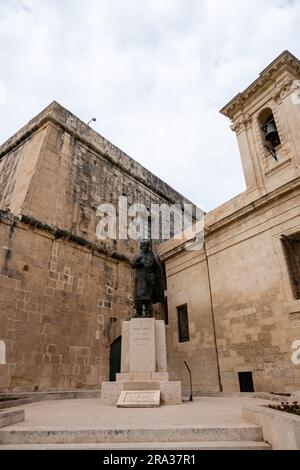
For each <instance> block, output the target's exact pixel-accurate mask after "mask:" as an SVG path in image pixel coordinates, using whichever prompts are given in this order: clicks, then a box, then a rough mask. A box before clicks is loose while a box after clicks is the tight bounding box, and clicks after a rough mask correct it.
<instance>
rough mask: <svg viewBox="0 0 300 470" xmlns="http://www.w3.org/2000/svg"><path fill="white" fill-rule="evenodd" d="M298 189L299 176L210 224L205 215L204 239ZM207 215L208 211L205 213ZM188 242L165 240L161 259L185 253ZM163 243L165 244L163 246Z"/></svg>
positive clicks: (299, 186)
mask: <svg viewBox="0 0 300 470" xmlns="http://www.w3.org/2000/svg"><path fill="white" fill-rule="evenodd" d="M299 189H300V178H299V177H298V178H296V179H294V180H293V181H290V182H289V183H287V184H285V185H283V186H281V187H280V188H277V189H275V190H274V191H272V192H270V193H268V194H266V195H264V196H261V197H259V198H258V199H255V200H254V201H253V202H251V203H249V204H245V205H244V206H242V207H241V208H240V209H238V210H236V211H234V212H232V213H231V214H229V215H228V216H225V217H223V218H220V219H219V220H217V221H216V222H213V223H212V224H211V225H209V224H208V223H207V222H206V220H207V219H206V217H205V218H204V239H206V238H208V237H210V236H211V235H213V234H214V233H216V232H217V231H218V230H221V229H223V228H224V227H226V226H228V225H230V224H233V223H234V222H236V221H238V220H239V219H241V218H243V217H247V216H248V215H251V214H252V213H254V212H255V211H256V210H258V209H260V208H263V207H266V206H268V205H269V204H272V202H275V201H277V202H278V200H279V199H280V198H281V197H284V196H285V195H286V194H288V193H290V192H292V191H295V190H299ZM207 215H208V216H209V213H208V214H207ZM187 242H189V240H180V241H179V240H178V244H177V245H176V246H174V245H172V246H168V242H165V243H163V244H162V245H161V247H160V249H159V252H160V256H161V259H162V260H163V261H165V260H167V259H170V258H172V257H174V256H176V255H178V254H179V253H185V252H186V251H185V248H186V244H187ZM164 245H165V246H164Z"/></svg>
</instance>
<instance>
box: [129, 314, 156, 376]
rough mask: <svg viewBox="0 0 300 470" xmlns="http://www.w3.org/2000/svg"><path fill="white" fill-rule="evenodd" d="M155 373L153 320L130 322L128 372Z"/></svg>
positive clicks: (145, 319)
mask: <svg viewBox="0 0 300 470" xmlns="http://www.w3.org/2000/svg"><path fill="white" fill-rule="evenodd" d="M143 371H146V372H155V320H154V318H132V319H131V321H130V345H129V372H143Z"/></svg>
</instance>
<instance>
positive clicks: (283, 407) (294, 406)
mask: <svg viewBox="0 0 300 470" xmlns="http://www.w3.org/2000/svg"><path fill="white" fill-rule="evenodd" d="M269 408H271V409H273V410H278V411H285V412H286V413H293V414H295V415H298V416H300V406H299V405H298V402H297V401H293V403H289V402H288V401H287V402H284V401H282V402H281V404H280V405H269Z"/></svg>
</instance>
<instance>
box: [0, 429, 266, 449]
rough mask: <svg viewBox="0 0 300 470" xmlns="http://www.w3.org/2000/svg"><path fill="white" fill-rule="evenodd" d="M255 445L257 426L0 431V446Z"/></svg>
mask: <svg viewBox="0 0 300 470" xmlns="http://www.w3.org/2000/svg"><path fill="white" fill-rule="evenodd" d="M249 441H250V442H255V443H261V442H262V441H263V436H262V431H261V428H260V427H258V426H255V425H246V426H235V427H222V426H221V427H205V426H193V427H191V426H182V425H180V426H178V427H177V426H164V427H159V426H157V427H154V426H153V427H149V428H147V429H145V428H117V427H111V428H94V429H90V428H88V427H77V426H76V427H75V426H73V427H70V428H69V429H63V428H46V427H43V428H26V427H25V426H20V425H17V426H9V427H7V428H2V429H1V430H0V444H2V445H15V444H16V445H19V444H30V445H33V444H43V445H45V444H71V445H76V444H84V445H86V444H104V445H105V446H106V447H107V446H109V445H115V444H123V445H127V444H129V443H131V444H132V443H141V445H145V444H144V443H145V442H147V443H161V444H162V445H163V446H166V447H165V448H168V446H169V445H171V444H174V445H175V446H176V445H177V443H191V442H192V443H197V444H199V443H201V442H202V443H205V444H207V443H209V442H219V443H220V444H224V443H226V442H235V443H236V444H240V443H241V442H249Z"/></svg>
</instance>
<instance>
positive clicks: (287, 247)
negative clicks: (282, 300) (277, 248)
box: [281, 233, 300, 299]
mask: <svg viewBox="0 0 300 470" xmlns="http://www.w3.org/2000/svg"><path fill="white" fill-rule="evenodd" d="M281 240H282V242H283V246H284V253H285V258H286V262H287V266H288V271H289V276H290V280H291V285H292V290H293V293H294V297H295V299H300V233H297V234H294V235H289V236H286V235H282V236H281Z"/></svg>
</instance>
